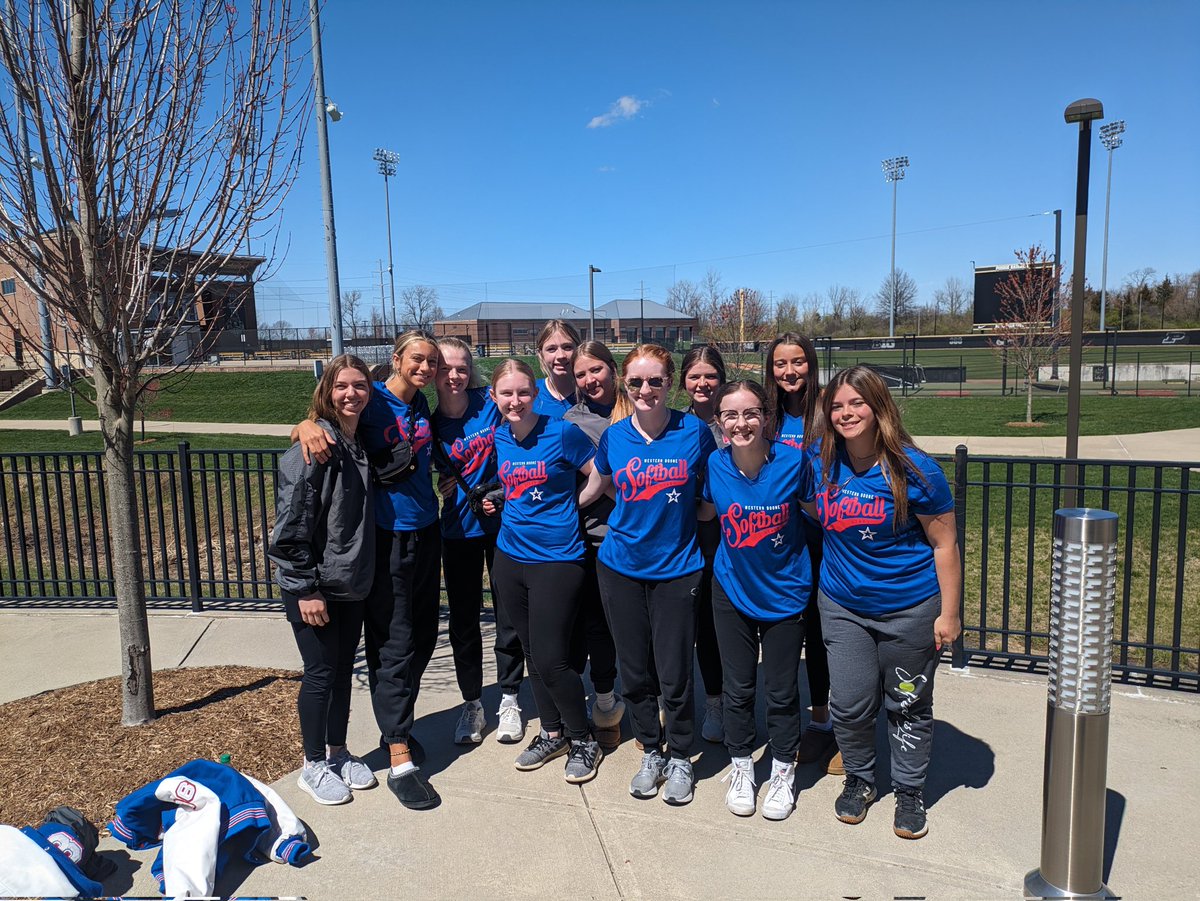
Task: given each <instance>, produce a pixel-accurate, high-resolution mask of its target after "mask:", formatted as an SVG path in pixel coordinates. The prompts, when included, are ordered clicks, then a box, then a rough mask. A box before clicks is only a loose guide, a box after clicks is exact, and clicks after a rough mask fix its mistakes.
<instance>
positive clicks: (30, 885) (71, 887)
mask: <svg viewBox="0 0 1200 901" xmlns="http://www.w3.org/2000/svg"><path fill="white" fill-rule="evenodd" d="M82 860H83V852H82V849H81V848H80V843H79V839H78V838H77V837H76V835H75V833H73V832H72V831H71V830H70V829H66V828H64V827H63V826H60V825H58V824H43V825H41V826H26V827H25V828H24V829H17V828H16V827H15V826H0V897H5V898H7V897H23V898H42V897H46V898H79V897H84V898H98V897H100V896H101V895H103V894H104V886H103V885H101V884H100V883H99V882H96V881H94V880H92V879H89V878H88V877H87V876H86V875H84V873H83V870H81V869H80V864H81V863H82Z"/></svg>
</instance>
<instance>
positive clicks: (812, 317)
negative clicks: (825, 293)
mask: <svg viewBox="0 0 1200 901" xmlns="http://www.w3.org/2000/svg"><path fill="white" fill-rule="evenodd" d="M823 305H824V298H822V297H821V295H820V294H818V293H817V292H815V291H810V292H808V293H807V294H805V295H804V298H803V299H802V300H801V301H800V317H799V322H798V328H799V330H800V331H801V332H803V333H804V334H806V335H815V334H816V333H817V332H819V331H821V323H822V318H821V307H822V306H823Z"/></svg>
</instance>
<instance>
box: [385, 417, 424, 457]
mask: <svg viewBox="0 0 1200 901" xmlns="http://www.w3.org/2000/svg"><path fill="white" fill-rule="evenodd" d="M432 435H433V433H432V432H431V431H430V429H429V420H428V419H425V418H424V417H420V418H418V419H417V435H416V437H415V438H413V437H410V436H409V434H408V421H407V419H406V417H403V416H397V417H396V424H395V425H394V426H391V425H390V426H388V427H387V428H386V429H384V430H383V440H384V442H385V443H386V444H388V445H392V444H397V443H398V442H399V441H400V440H401V439H404V440H406V441H411V442H412V446H413V453H414V454H419V453H420V452H421V448H423V447H424V446H425V445H427V444H428V443H429V440H430V438H431V437H432Z"/></svg>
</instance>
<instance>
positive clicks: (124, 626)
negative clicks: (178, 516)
mask: <svg viewBox="0 0 1200 901" xmlns="http://www.w3.org/2000/svg"><path fill="white" fill-rule="evenodd" d="M95 375H96V398H97V401H98V408H99V409H98V412H99V414H100V430H101V432H102V433H103V435H104V499H105V501H106V502H107V504H108V533H109V546H110V548H111V553H112V567H113V587H114V589H115V592H116V595H117V626H118V629H119V632H120V641H121V723H122V725H125V726H136V725H139V724H141V723H147V722H149V721H150V720H152V719H154V682H153V670H152V668H151V664H150V624H149V622H148V620H147V618H146V591H145V585H144V583H143V581H142V543H141V536H140V534H139V529H138V520H137V515H136V510H137V499H136V495H135V493H134V476H133V404H132V402H131V401H132V398H129V397H122V396H121V391H120V387H119V385H117V384H114V383H113V382H112V381H110V373H108V372H106V371H105V370H104V367H103V366H99V365H98V366H96V369H95Z"/></svg>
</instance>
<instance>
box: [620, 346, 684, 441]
mask: <svg viewBox="0 0 1200 901" xmlns="http://www.w3.org/2000/svg"><path fill="white" fill-rule="evenodd" d="M642 357H649V358H650V359H652V360H657V361H658V362H660V363H662V365H663V369H665V370H666V373H667V383H668V384H667V385H665V386H664V388H670V382H671V381H673V377H674V375H675V358H674V357H672V356H671V352H670V351H669V350H667V349H666V348H665V347H663V346H662V345H659V344H638V345H637V346H635V347H634V348H633V350H631V351H630V352H629V353H627V354H626V355H625V359H624V360H622V361H621V379H622V380H624V379H625V377H626V376H627V375H628V374H629V366H630V364H632V363H633V362H634V361H635V360H640V359H641V358H642ZM632 415H633V401H631V400H630V399H629V392H628V391H624V390H621V391H618V392H617V402H616V403H615V404H613V411H612V415H611V416H609V418H608V421H609V422H610V423H613V422H620V421H621V420H622V419H628V418H629V417H630V416H632Z"/></svg>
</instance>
